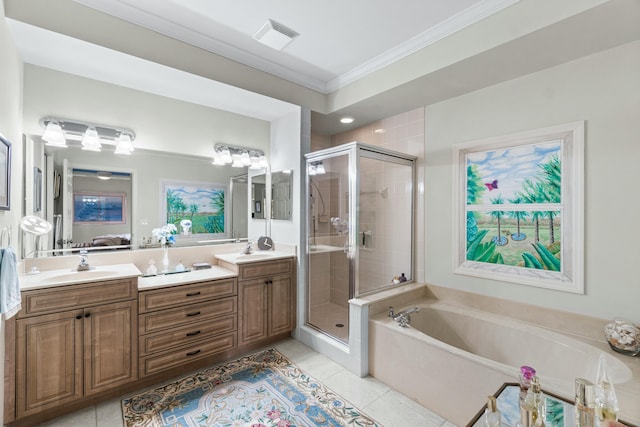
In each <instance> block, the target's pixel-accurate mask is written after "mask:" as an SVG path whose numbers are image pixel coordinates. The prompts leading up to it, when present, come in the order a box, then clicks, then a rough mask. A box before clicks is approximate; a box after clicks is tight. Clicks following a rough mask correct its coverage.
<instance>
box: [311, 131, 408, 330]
mask: <svg viewBox="0 0 640 427" xmlns="http://www.w3.org/2000/svg"><path fill="white" fill-rule="evenodd" d="M339 155H347V156H348V167H347V168H348V170H347V176H348V180H349V183H348V188H349V201H348V206H349V237H348V239H347V242H348V243H347V244H346V245H347V247H348V252H347V259H348V260H349V299H352V298H354V297H355V296H362V295H367V294H371V293H375V292H379V291H381V290H384V289H387V288H388V287H391V286H393V285H392V284H389V286H388V287H384V288H380V289H376V290H374V291H371V292H367V293H364V294H358V295H356V292H357V290H358V289H359V278H358V274H357V272H358V267H359V256H358V254H359V246H358V241H357V237H358V236H357V231H358V228H359V226H360V225H359V222H360V218H359V204H360V182H359V179H358V175H357V174H358V170H359V166H360V157H361V156H362V157H366V158H370V159H374V160H381V161H387V162H392V163H397V164H402V165H407V166H410V167H411V204H412V207H411V236H410V238H411V280H410V281H414V280H415V271H416V262H415V261H416V254H415V253H416V247H415V246H416V244H415V242H416V239H415V220H416V219H415V209H416V199H417V198H416V185H415V182H416V165H415V163H416V159H417V158H416V157H415V156H412V155H410V154H405V153H400V152H397V151H393V150H388V149H386V148H382V147H378V146H374V145H369V144H364V143H362V142H357V141H354V142H349V143H346V144H342V145H339V146H337V147H332V148H327V149H324V150H319V151H314V152H312V153H308V154H306V155H305V158H306V162H305V176H306V186H305V188H306V190H305V191H306V193H307V194H306V197H305V198H306V204H307V213H309V212H310V211H311V210H310V209H311V207H310V205H309V204H310V201H309V186H310V185H311V179H310V177H309V169H308V167H309V165H310V164H311V162H317V161H322V160H326V159H329V158H333V157H337V156H339ZM401 209H402V208H401ZM352 217H353V218H352ZM352 219H353V220H352ZM306 221H307V236H306V238H305V241H306V243H305V250H306V253H305V263H306V275H307V277H306V282H305V285H306V286H307V288H306V290H305V294H306V301H305V307H306V310H305V311H306V313H305V322H306V324H307V325H310V326H312V327H314V328H315V329H318V328H316V327H315V326H314V325H311V324H310V323H309V305H310V301H309V294H310V292H309V288H308V285H309V283H311V277H310V274H311V271H310V266H309V256H310V250H309V240H310V239H309V235H308V232H309V230H310V229H311V225H312V224H311V216H310V215H309V214H307V218H306ZM318 330H320V329H318ZM321 332H323V333H326V332H325V331H321ZM328 335H329V334H328ZM350 335H351V334H349V336H350Z"/></svg>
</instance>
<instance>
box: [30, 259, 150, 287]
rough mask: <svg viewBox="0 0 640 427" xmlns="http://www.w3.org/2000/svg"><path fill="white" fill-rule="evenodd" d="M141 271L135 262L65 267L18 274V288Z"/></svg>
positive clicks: (99, 278)
mask: <svg viewBox="0 0 640 427" xmlns="http://www.w3.org/2000/svg"><path fill="white" fill-rule="evenodd" d="M140 275H142V273H141V272H140V270H138V267H136V266H135V264H132V263H129V264H112V265H100V266H96V267H93V268H92V269H91V270H87V271H76V270H75V269H69V268H65V269H62V270H47V271H42V272H40V273H38V274H23V275H20V278H19V281H20V290H21V291H28V290H32V289H41V288H48V287H53V286H65V285H73V284H76V283H86V282H97V281H102V280H114V279H123V278H127V277H136V276H140Z"/></svg>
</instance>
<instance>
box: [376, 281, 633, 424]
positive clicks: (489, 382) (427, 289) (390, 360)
mask: <svg viewBox="0 0 640 427" xmlns="http://www.w3.org/2000/svg"><path fill="white" fill-rule="evenodd" d="M394 291H395V293H393V294H391V295H388V298H386V299H382V300H381V299H375V300H373V301H368V303H369V311H370V314H371V318H374V317H376V316H378V317H383V318H384V315H386V313H387V311H388V308H389V306H390V305H391V306H393V307H394V308H395V309H396V310H400V309H402V308H407V307H409V306H412V305H414V304H415V303H416V302H417V301H419V300H421V299H422V300H425V301H429V302H434V301H438V302H442V303H446V304H449V305H454V306H458V307H461V308H463V309H467V310H473V311H477V310H479V311H484V312H488V313H494V314H498V315H501V316H505V317H509V318H510V319H515V320H518V321H521V322H524V323H526V324H529V325H531V324H534V325H536V326H538V327H542V328H544V329H547V330H551V331H554V332H559V333H561V334H565V335H567V336H568V338H573V339H576V340H579V341H582V342H584V343H587V344H589V345H591V346H593V347H596V348H597V349H599V350H601V351H603V352H605V353H607V354H608V355H610V356H612V357H614V358H616V359H618V360H619V361H621V362H622V363H623V364H624V365H626V366H627V367H628V368H629V369H630V371H631V374H632V378H631V380H630V381H627V382H625V383H622V384H616V392H617V393H618V398H619V400H620V407H621V408H623V411H622V412H623V414H624V417H623V419H625V420H626V421H629V422H634V423H638V422H640V405H638V404H637V402H639V401H640V358H637V357H635V358H634V357H628V356H624V355H620V354H618V353H615V352H613V351H612V350H611V349H610V348H609V346H608V344H607V343H606V341H605V339H604V336H603V333H602V330H603V327H604V325H605V324H606V323H607V322H608V320H606V319H597V318H593V317H589V316H584V315H578V314H573V313H567V312H560V311H556V310H551V309H546V308H543V307H537V306H532V305H528V304H521V303H517V302H513V301H507V300H502V299H498V298H492V297H486V296H481V295H476V294H472V293H469V292H462V291H457V290H452V289H448V288H443V287H439V286H433V285H425V284H422V285H421V284H414V285H412V286H410V287H407V288H405V289H402V288H396V289H394ZM369 323H370V324H369V329H370V330H369V340H370V342H369V365H370V373H371V374H372V375H373V376H375V377H378V378H379V379H381V380H382V381H383V382H384V381H387V382H388V383H389V385H390V386H392V387H393V386H395V384H394V383H393V381H395V378H400V377H401V373H400V372H393V371H394V369H395V370H398V369H399V367H400V366H401V365H402V363H398V360H403V358H405V359H404V360H405V361H406V362H407V363H411V362H412V361H418V362H420V363H427V364H426V365H425V366H424V369H428V368H429V367H430V366H434V365H437V364H439V363H442V362H443V361H445V362H446V361H450V360H451V359H452V358H453V357H454V356H453V355H452V354H451V353H450V352H447V351H444V350H443V349H442V348H434V349H433V351H429V352H428V354H425V352H424V348H422V347H420V346H419V345H418V344H420V343H419V342H418V341H419V340H417V339H414V338H411V339H408V337H406V336H405V337H401V335H402V334H398V333H394V334H386V332H387V331H382V332H383V333H380V334H379V332H381V330H382V327H381V325H380V324H376V322H369ZM394 326H395V325H394ZM387 329H388V328H387ZM383 335H384V337H382V336H383ZM387 335H388V336H387ZM399 338H401V339H400V340H398V339H399ZM381 340H382V341H381ZM396 348H401V349H402V350H401V351H399V352H398V353H397V354H393V352H394V349H396ZM460 363H463V364H464V363H467V361H466V360H465V361H462V362H460ZM447 365H448V363H445V364H444V365H443V367H442V370H441V374H440V375H435V376H432V377H430V378H429V380H428V381H429V382H428V384H435V385H436V388H438V387H439V388H440V389H441V390H443V391H444V390H446V389H445V388H446V387H447V384H448V382H449V381H464V382H465V384H469V385H471V384H473V385H471V386H470V387H469V388H470V389H471V388H474V387H477V388H480V389H482V387H485V388H487V391H489V392H490V393H489V394H491V393H493V391H495V390H496V389H497V388H498V387H499V386H500V385H501V384H502V383H503V382H509V381H511V382H512V381H515V380H516V378H515V377H513V376H509V375H504V374H502V373H496V374H487V373H485V374H484V375H478V376H477V377H476V374H475V371H474V369H473V366H471V365H470V366H469V367H468V369H469V372H472V373H471V374H469V375H470V376H469V377H464V378H460V377H459V376H460V370H457V371H456V370H454V371H452V370H451V369H447V368H446V366H447ZM381 367H383V368H384V371H380V368H381ZM376 371H377V372H376ZM383 372H384V373H383ZM491 375H493V376H491ZM595 375H596V373H595V372H593V375H592V376H593V378H592V380H595ZM421 381H422V384H424V383H425V381H427V380H426V379H424V380H421ZM424 388H425V387H420V388H419V389H414V390H413V391H412V390H411V389H405V390H400V391H401V392H403V393H405V394H407V395H409V396H411V397H412V398H414V399H417V400H418V401H419V402H420V403H421V404H423V405H425V406H429V407H431V409H433V410H434V411H435V412H439V408H438V407H436V406H435V405H433V403H434V402H436V401H437V399H438V393H434V395H433V396H431V397H432V400H431V401H422V400H420V399H418V398H417V395H418V394H419V393H421V392H422V391H421V390H422V389H424ZM565 397H567V398H569V399H572V398H573V396H565ZM483 403H484V398H483V397H481V398H479V399H478V402H473V405H471V406H470V407H469V411H471V412H473V411H472V409H473V408H476V409H475V410H477V408H479V407H481V406H482V404H483ZM441 404H442V405H445V406H446V405H447V403H446V402H442V403H441ZM432 405H433V406H432ZM444 410H447V408H446V407H443V409H441V410H440V411H441V412H440V414H441V415H443V414H444V412H442V411H444ZM460 410H461V408H460V406H459V405H458V406H456V411H460ZM445 415H446V414H445ZM452 421H454V422H458V423H462V424H464V423H466V422H467V421H469V420H468V419H462V418H461V419H458V420H456V419H453V420H452Z"/></svg>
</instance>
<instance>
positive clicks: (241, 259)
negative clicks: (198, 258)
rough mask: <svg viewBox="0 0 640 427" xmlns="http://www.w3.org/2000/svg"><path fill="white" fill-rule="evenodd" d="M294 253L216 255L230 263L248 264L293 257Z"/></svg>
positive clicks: (267, 252)
mask: <svg viewBox="0 0 640 427" xmlns="http://www.w3.org/2000/svg"><path fill="white" fill-rule="evenodd" d="M295 256H296V255H295V254H294V253H289V252H282V251H253V252H252V253H250V254H243V253H240V252H233V253H227V254H216V255H215V257H216V258H217V259H220V260H222V261H225V262H228V263H230V264H246V263H248V262H260V261H271V260H274V259H281V258H293V257H295Z"/></svg>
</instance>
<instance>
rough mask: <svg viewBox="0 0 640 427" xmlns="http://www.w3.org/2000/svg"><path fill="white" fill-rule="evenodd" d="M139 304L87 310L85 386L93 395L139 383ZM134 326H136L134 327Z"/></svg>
mask: <svg viewBox="0 0 640 427" xmlns="http://www.w3.org/2000/svg"><path fill="white" fill-rule="evenodd" d="M134 322H137V303H136V301H125V302H121V303H116V304H104V305H99V306H96V307H91V308H86V309H85V310H84V385H85V395H91V394H93V393H97V392H100V391H104V390H106V389H108V388H112V387H116V386H119V385H122V384H125V383H128V382H130V381H134V380H136V379H137V366H138V364H137V357H138V356H137V345H136V344H137V343H136V341H135V340H134V337H135V334H134V333H133V332H134V331H136V330H137V324H136V323H134ZM132 323H133V324H132Z"/></svg>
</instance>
